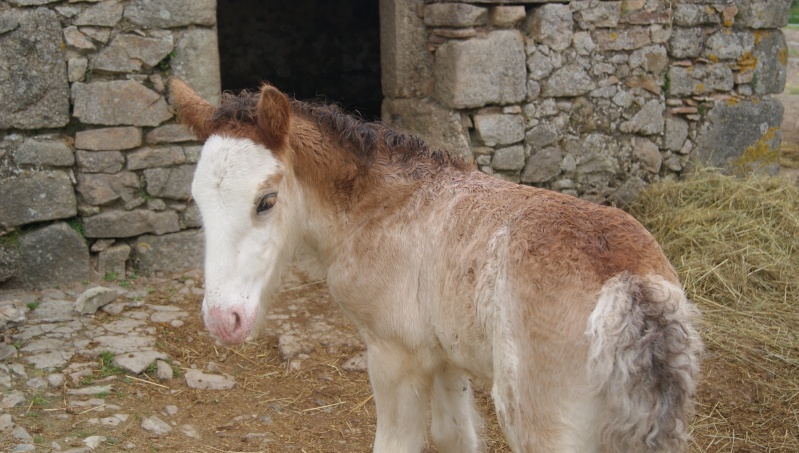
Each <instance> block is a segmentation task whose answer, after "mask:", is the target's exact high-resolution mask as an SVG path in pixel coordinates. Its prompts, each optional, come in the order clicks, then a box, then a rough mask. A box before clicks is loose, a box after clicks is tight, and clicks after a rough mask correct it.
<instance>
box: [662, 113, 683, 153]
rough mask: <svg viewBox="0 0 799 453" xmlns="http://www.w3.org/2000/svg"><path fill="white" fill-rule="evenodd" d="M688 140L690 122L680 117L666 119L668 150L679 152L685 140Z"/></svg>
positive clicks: (666, 144) (666, 143)
mask: <svg viewBox="0 0 799 453" xmlns="http://www.w3.org/2000/svg"><path fill="white" fill-rule="evenodd" d="M686 138H688V121H685V120H684V119H682V118H680V117H679V116H669V117H668V118H666V138H665V143H664V144H665V146H666V149H669V150H671V151H679V150H680V149H681V148H682V146H683V143H685V139H686Z"/></svg>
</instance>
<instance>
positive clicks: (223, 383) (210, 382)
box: [184, 370, 236, 390]
mask: <svg viewBox="0 0 799 453" xmlns="http://www.w3.org/2000/svg"><path fill="white" fill-rule="evenodd" d="M184 376H185V378H186V385H188V386H189V387H191V388H193V389H198V390H230V389H232V388H233V387H235V386H236V381H234V380H233V379H230V378H227V377H225V376H222V375H219V374H209V373H203V372H202V371H200V370H189V371H187V372H186V374H185V375H184Z"/></svg>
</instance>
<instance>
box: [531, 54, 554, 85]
mask: <svg viewBox="0 0 799 453" xmlns="http://www.w3.org/2000/svg"><path fill="white" fill-rule="evenodd" d="M527 69H528V76H529V77H530V78H531V79H533V80H541V79H543V78H545V77H547V76H549V74H551V73H552V70H553V69H555V67H554V66H553V65H552V61H551V60H550V59H549V56H547V55H544V54H543V53H541V52H534V53H532V54H530V56H529V57H527Z"/></svg>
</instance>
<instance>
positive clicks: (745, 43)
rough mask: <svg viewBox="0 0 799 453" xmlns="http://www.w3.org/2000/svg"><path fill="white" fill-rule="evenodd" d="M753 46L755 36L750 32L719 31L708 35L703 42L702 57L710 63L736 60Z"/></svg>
mask: <svg viewBox="0 0 799 453" xmlns="http://www.w3.org/2000/svg"><path fill="white" fill-rule="evenodd" d="M754 45H755V35H754V33H752V32H751V31H748V30H747V31H734V32H732V33H730V32H729V31H727V30H719V31H717V32H716V33H713V34H712V35H710V37H709V38H707V41H706V42H705V50H704V53H703V55H704V56H705V58H708V59H710V60H711V61H718V60H733V59H734V60H737V59H739V58H741V57H742V56H744V54H745V53H747V52H751V51H752V50H753V49H754Z"/></svg>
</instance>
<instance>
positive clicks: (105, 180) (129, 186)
mask: <svg viewBox="0 0 799 453" xmlns="http://www.w3.org/2000/svg"><path fill="white" fill-rule="evenodd" d="M140 190H141V188H140V186H139V178H138V176H136V174H135V173H132V172H122V173H117V174H113V175H109V174H79V175H78V186H77V191H78V193H79V194H80V196H81V198H82V199H83V201H85V202H86V203H88V204H91V205H96V206H100V205H104V204H108V203H110V202H112V201H115V200H118V199H120V198H121V199H122V201H124V202H126V203H127V202H129V201H130V200H132V199H134V198H138V197H139V196H140Z"/></svg>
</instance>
